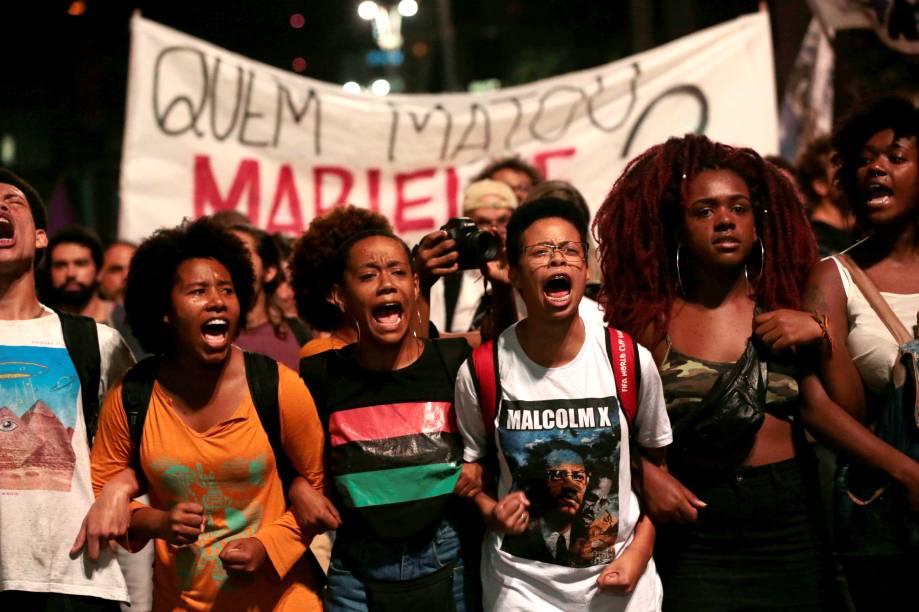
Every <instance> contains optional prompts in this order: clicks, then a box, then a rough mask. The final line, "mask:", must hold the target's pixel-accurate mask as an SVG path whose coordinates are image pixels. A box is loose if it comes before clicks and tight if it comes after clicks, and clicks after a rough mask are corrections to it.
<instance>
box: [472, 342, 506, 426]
mask: <svg viewBox="0 0 919 612" xmlns="http://www.w3.org/2000/svg"><path fill="white" fill-rule="evenodd" d="M471 359H472V367H471V368H470V371H471V372H472V380H473V382H474V383H475V391H476V395H478V397H479V407H480V408H481V410H482V422H483V423H484V424H485V434H486V435H487V436H488V439H489V440H491V439H493V437H494V435H495V415H496V414H497V413H498V398H499V397H500V396H501V381H500V380H499V379H498V343H497V342H496V341H495V340H489V341H488V342H485V343H484V344H481V345H479V346H478V347H477V348H476V349H475V350H473V351H472V356H471Z"/></svg>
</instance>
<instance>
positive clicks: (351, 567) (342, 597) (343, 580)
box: [325, 520, 475, 612]
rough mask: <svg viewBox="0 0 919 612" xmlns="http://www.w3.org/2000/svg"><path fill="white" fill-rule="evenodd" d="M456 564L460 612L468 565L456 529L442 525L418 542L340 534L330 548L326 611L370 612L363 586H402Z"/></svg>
mask: <svg viewBox="0 0 919 612" xmlns="http://www.w3.org/2000/svg"><path fill="white" fill-rule="evenodd" d="M451 563H452V564H453V600H454V601H455V602H456V610H457V612H466V610H467V609H473V610H474V609H475V606H474V605H473V606H471V607H469V608H467V606H466V594H465V589H464V584H465V582H466V581H465V576H464V571H465V564H464V563H463V559H462V555H461V549H460V539H459V535H458V534H457V531H456V529H455V528H454V527H453V525H451V524H450V523H449V522H448V521H447V520H444V521H443V522H441V524H440V525H439V526H438V528H437V530H436V531H435V532H434V536H433V538H430V539H429V538H422V539H421V541H417V540H392V541H386V540H382V539H370V538H364V537H360V536H355V535H351V534H347V533H343V531H342V530H339V532H338V535H337V537H336V538H335V544H334V546H333V547H332V561H331V563H330V564H329V586H328V591H327V593H326V602H325V604H326V610H327V611H332V612H367V590H366V588H365V585H364V582H363V581H364V580H372V581H381V582H398V581H405V580H413V579H415V578H422V577H424V576H429V575H431V574H432V573H434V572H436V571H437V570H439V569H442V568H444V567H446V566H447V565H450V564H451Z"/></svg>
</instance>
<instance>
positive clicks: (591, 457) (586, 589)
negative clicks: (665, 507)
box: [456, 321, 672, 610]
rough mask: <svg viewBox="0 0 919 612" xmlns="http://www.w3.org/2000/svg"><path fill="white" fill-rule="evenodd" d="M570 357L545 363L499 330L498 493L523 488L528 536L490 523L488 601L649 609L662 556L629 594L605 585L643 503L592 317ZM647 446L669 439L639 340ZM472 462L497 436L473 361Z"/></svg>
mask: <svg viewBox="0 0 919 612" xmlns="http://www.w3.org/2000/svg"><path fill="white" fill-rule="evenodd" d="M584 327H585V331H586V334H585V340H584V344H583V345H582V347H581V349H580V351H579V352H578V354H577V356H576V357H575V358H574V359H573V360H571V361H570V362H569V363H567V364H565V365H563V366H560V367H556V368H545V367H543V366H541V365H539V364H537V363H535V362H534V361H533V360H531V359H530V358H529V357H528V356H527V355H526V353H525V352H524V350H523V349H522V347H521V346H520V343H519V341H518V340H517V333H516V326H515V327H512V328H510V329H508V330H506V331H505V332H504V333H503V334H501V336H500V338H499V339H498V368H499V376H500V379H501V398H500V401H499V406H498V411H497V414H496V415H495V439H494V443H495V448H496V450H497V460H498V466H499V471H500V473H499V482H498V497H499V498H501V497H504V496H505V495H507V494H508V493H511V492H514V491H523V492H524V493H525V494H526V496H527V498H528V499H529V500H530V508H529V512H530V520H529V522H528V525H527V528H526V530H525V531H524V532H523V533H522V534H519V535H512V534H508V535H501V534H496V533H489V534H488V537H487V539H486V542H485V549H484V553H483V564H484V568H483V569H484V571H483V576H484V577H485V583H484V585H483V587H484V590H485V601H486V604H487V607H489V608H492V607H494V608H496V609H497V608H500V609H529V608H531V607H533V606H536V607H538V608H539V609H555V608H557V609H564V610H594V609H601V608H602V609H609V610H644V609H654V608H655V606H657V605H659V599H660V582H659V580H658V579H657V576H656V571H655V569H654V565H653V563H650V564H649V566H648V570H647V571H646V572H645V575H644V576H643V577H642V579H641V580H640V581H639V584H638V587H637V588H636V590H635V592H634V593H633V594H632V595H631V596H622V595H617V596H611V595H608V594H605V593H598V591H597V588H596V579H597V577H598V576H599V575H600V573H601V572H602V570H603V567H604V566H605V565H606V564H608V563H610V562H611V561H612V560H613V559H615V558H616V557H617V556H618V555H619V554H620V553H621V552H622V550H623V549H624V547H625V546H627V544H628V542H629V541H630V540H631V537H632V534H633V532H634V529H635V524H636V522H637V520H638V518H639V515H640V512H639V507H638V500H637V498H636V497H635V495H634V493H633V492H632V488H631V474H630V470H629V444H628V423H627V422H626V419H625V415H624V414H623V413H622V411H621V410H620V406H619V400H618V398H617V397H616V386H615V381H614V379H613V372H612V367H611V365H610V361H609V356H608V353H607V350H606V334H607V332H606V329H605V328H604V327H602V326H600V325H596V324H591V323H588V322H586V321H585V323H584ZM639 361H640V367H641V386H640V389H639V406H638V412H637V415H636V417H635V423H634V426H635V427H636V436H637V441H638V444H639V445H641V446H643V447H646V448H658V447H662V446H666V445H667V444H669V443H670V442H671V439H672V435H671V432H670V422H669V420H668V418H667V414H666V410H665V407H664V401H663V394H662V391H661V384H660V377H659V375H658V373H657V369H656V367H655V365H654V362H653V360H652V357H651V354H650V353H649V352H648V351H647V350H646V349H644V348H643V347H640V348H639ZM456 409H457V417H458V421H459V427H460V430H461V432H462V434H463V439H464V444H465V452H464V459H465V460H466V461H478V460H481V459H483V458H484V457H485V456H486V454H487V452H488V442H489V441H488V440H487V439H486V434H485V427H484V423H483V422H482V413H481V409H480V407H479V403H478V398H477V396H476V392H475V385H474V383H473V381H472V376H471V374H470V371H469V365H468V363H467V364H466V365H464V366H463V368H461V369H460V373H459V376H458V378H457V384H456Z"/></svg>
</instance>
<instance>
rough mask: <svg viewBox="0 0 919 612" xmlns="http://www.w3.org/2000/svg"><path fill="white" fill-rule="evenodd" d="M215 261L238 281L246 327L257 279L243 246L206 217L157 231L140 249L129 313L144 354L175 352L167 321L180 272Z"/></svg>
mask: <svg viewBox="0 0 919 612" xmlns="http://www.w3.org/2000/svg"><path fill="white" fill-rule="evenodd" d="M198 258H203V259H214V260H216V261H218V262H220V263H221V264H222V265H223V266H224V267H225V268H226V269H227V270H228V271H229V272H230V278H231V279H232V280H233V289H234V291H235V292H236V297H237V299H238V300H239V320H240V325H241V326H242V325H243V324H244V323H245V320H246V314H248V312H249V309H251V308H252V303H253V300H254V297H255V296H254V291H255V288H254V283H255V273H254V272H253V271H252V262H251V261H250V259H249V253H248V251H247V250H246V247H245V245H244V244H243V243H242V241H241V240H240V239H239V238H237V237H236V236H234V235H233V234H232V233H231V232H229V231H228V230H227V229H225V228H224V227H223V226H221V225H220V224H218V223H215V222H214V221H213V220H211V219H209V218H207V217H203V218H201V219H198V220H197V221H190V222H189V221H185V222H183V223H182V224H181V225H179V226H177V227H173V228H166V229H160V230H157V231H156V232H155V233H154V234H153V235H152V236H151V237H150V238H147V239H146V240H145V241H143V242H142V243H141V245H140V246H139V247H137V252H136V253H134V258H133V259H132V260H131V269H130V271H129V272H128V280H127V284H126V285H125V294H124V308H125V312H126V314H127V318H128V322H129V323H130V325H131V330H132V331H133V332H134V335H135V336H136V337H137V339H138V340H139V341H140V344H141V346H143V348H144V350H145V351H147V352H149V353H153V354H156V355H162V354H165V353H168V352H170V351H172V349H173V343H174V339H173V334H172V329H171V327H170V326H169V325H168V324H167V323H166V322H165V321H164V316H165V315H166V314H167V313H168V312H169V310H170V308H171V306H172V304H171V296H172V287H173V285H174V283H175V280H176V272H177V271H178V269H179V265H181V263H182V262H183V261H186V260H189V259H198Z"/></svg>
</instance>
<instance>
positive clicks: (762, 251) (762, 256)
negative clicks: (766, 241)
mask: <svg viewBox="0 0 919 612" xmlns="http://www.w3.org/2000/svg"><path fill="white" fill-rule="evenodd" d="M756 240H757V242H759V274H757V275H756V279H755V280H754V281H753V285H752V286H751V285H750V281H749V280H747V286H749V287H750V289H751V291H752V289H753V286H756V285H759V281H760V280H762V278H763V271H764V270H765V269H766V247H765V245H763V241H762V239H761V238H757V239H756ZM746 274H747V266H746V264H744V276H746Z"/></svg>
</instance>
